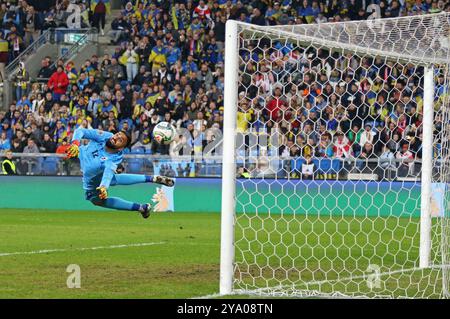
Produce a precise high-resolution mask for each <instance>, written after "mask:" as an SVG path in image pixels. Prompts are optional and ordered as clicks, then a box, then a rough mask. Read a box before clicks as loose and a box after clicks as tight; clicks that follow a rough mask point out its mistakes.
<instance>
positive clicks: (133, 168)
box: [126, 158, 144, 174]
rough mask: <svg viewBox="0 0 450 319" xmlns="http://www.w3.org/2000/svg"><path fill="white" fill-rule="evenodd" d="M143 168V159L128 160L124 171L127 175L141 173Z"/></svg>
mask: <svg viewBox="0 0 450 319" xmlns="http://www.w3.org/2000/svg"><path fill="white" fill-rule="evenodd" d="M143 166H144V159H143V158H130V159H128V160H127V166H126V171H127V173H135V174H137V173H142V169H143Z"/></svg>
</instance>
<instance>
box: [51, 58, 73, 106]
mask: <svg viewBox="0 0 450 319" xmlns="http://www.w3.org/2000/svg"><path fill="white" fill-rule="evenodd" d="M47 85H48V87H49V89H50V90H51V91H52V93H53V99H54V100H56V101H58V100H59V98H60V97H61V95H63V94H65V93H66V90H67V87H68V86H69V78H68V76H67V74H66V73H65V72H64V69H63V67H62V66H58V68H57V69H56V72H55V73H53V74H52V76H51V77H50V79H49V80H48V83H47Z"/></svg>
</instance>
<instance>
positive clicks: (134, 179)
mask: <svg viewBox="0 0 450 319" xmlns="http://www.w3.org/2000/svg"><path fill="white" fill-rule="evenodd" d="M140 183H156V184H162V185H165V186H173V185H174V184H175V183H174V180H173V179H172V178H170V177H165V176H159V175H140V174H115V175H114V177H113V179H112V180H111V186H114V185H133V184H140Z"/></svg>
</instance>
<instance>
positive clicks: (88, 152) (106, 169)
mask: <svg viewBox="0 0 450 319" xmlns="http://www.w3.org/2000/svg"><path fill="white" fill-rule="evenodd" d="M82 139H87V140H90V142H89V144H87V145H84V146H80V142H81V140H82ZM130 143H131V137H130V135H128V134H127V133H125V132H118V133H116V134H112V133H110V132H103V131H99V130H91V129H81V128H79V129H77V130H75V132H74V134H73V137H72V143H71V145H70V147H69V148H68V149H67V156H68V157H69V158H74V157H78V158H79V159H80V165H81V172H82V173H83V189H84V190H85V194H86V200H89V201H91V202H92V204H94V205H97V206H102V207H106V208H113V209H119V210H129V211H137V212H140V213H141V214H142V217H144V218H148V217H149V216H150V212H152V211H154V209H155V206H154V205H152V204H151V203H147V204H138V203H133V202H129V201H126V200H123V199H121V198H118V197H108V189H109V187H110V186H115V185H132V184H138V183H157V184H162V185H166V186H173V185H174V181H173V179H171V178H169V177H164V176H151V175H138V174H117V173H116V170H117V168H118V166H119V164H120V163H121V162H122V160H123V150H124V148H125V147H128V146H129V145H130Z"/></svg>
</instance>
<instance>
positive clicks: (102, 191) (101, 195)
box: [96, 186, 108, 199]
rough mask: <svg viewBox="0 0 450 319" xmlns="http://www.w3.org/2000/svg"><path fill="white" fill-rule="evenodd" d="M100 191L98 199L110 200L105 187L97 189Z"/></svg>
mask: <svg viewBox="0 0 450 319" xmlns="http://www.w3.org/2000/svg"><path fill="white" fill-rule="evenodd" d="M96 189H97V190H98V198H100V199H107V198H108V190H107V188H106V187H105V186H100V187H97V188H96Z"/></svg>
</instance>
